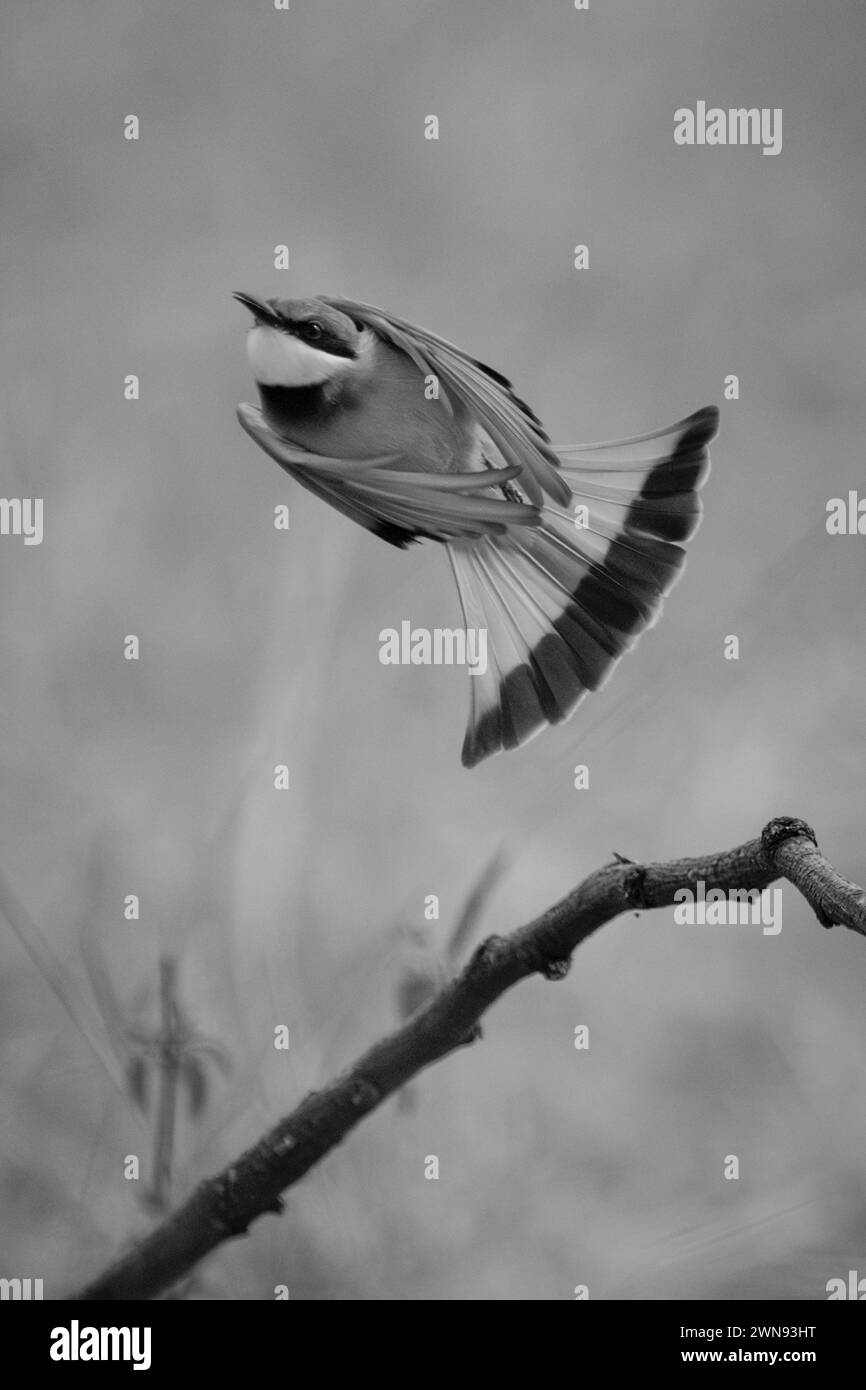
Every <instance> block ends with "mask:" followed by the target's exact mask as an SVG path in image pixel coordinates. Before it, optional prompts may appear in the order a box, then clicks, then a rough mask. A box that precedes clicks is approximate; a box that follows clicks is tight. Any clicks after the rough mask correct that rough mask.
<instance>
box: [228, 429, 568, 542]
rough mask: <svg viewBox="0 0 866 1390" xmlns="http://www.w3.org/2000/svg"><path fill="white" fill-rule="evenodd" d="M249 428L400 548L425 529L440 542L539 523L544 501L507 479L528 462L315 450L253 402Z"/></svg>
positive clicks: (315, 488) (327, 497)
mask: <svg viewBox="0 0 866 1390" xmlns="http://www.w3.org/2000/svg"><path fill="white" fill-rule="evenodd" d="M238 420H239V421H240V423H241V425H242V426H243V428H244V429H245V430H246V432H247V434H248V435H249V436H250V437H251V438H252V439H254V440H255V442H256V443H257V444H258V445H259V447H260V448H261V449H264V451H265V453H266V454H269V455H270V457H271V458H272V459H274V460H275V462H276V463H278V464H279V465H280V467H281V468H283V469H285V471H286V472H287V473H290V474H291V475H292V477H294V478H296V479H297V480H298V482H299V483H301V484H303V486H304V487H306V488H308V489H309V490H310V492H313V493H315V494H316V496H317V497H320V498H322V499H323V501H325V502H329V503H330V504H331V506H332V507H336V509H337V510H338V511H340V512H342V513H343V515H344V516H348V517H351V519H352V520H353V521H356V522H358V524H359V525H361V526H364V527H366V529H367V530H368V531H373V532H374V533H375V534H376V535H377V536H380V537H381V538H382V539H383V540H387V541H390V542H391V544H392V545H397V546H400V547H403V546H407V545H409V544H410V543H411V542H412V541H414V540H417V539H418V538H419V537H421V536H428V537H430V538H431V539H432V540H437V541H458V540H473V539H478V538H479V537H481V536H498V535H504V534H505V532H506V531H507V530H508V528H509V527H510V526H515V525H516V526H537V525H538V523H539V521H540V519H541V514H540V511H539V509H538V508H537V507H534V506H531V505H528V504H527V503H524V502H516V501H510V500H509V499H507V498H505V497H503V496H502V494H501V492H499V488H500V487H501V485H502V483H505V482H508V481H510V480H511V479H512V478H516V477H517V476H518V474H519V473H520V471H521V470H520V468H519V467H518V466H517V465H516V464H515V465H512V466H509V467H507V468H485V469H482V470H480V471H479V470H475V471H473V472H468V473H418V472H411V471H409V470H406V469H401V468H400V467H399V465H400V464H401V463H402V462H403V459H402V457H401V456H400V455H399V454H397V455H394V454H383V455H380V456H378V457H375V458H363V459H344V458H329V457H327V456H326V455H324V454H313V453H310V452H309V451H308V450H307V449H303V448H301V447H300V446H299V445H297V444H292V443H290V441H289V440H287V439H283V438H282V436H280V435H278V434H275V433H274V431H273V430H272V429H271V428H270V426H269V425H268V423H267V421H266V420H265V417H264V415H263V414H262V412H261V411H260V410H259V409H258V408H257V407H256V406H253V405H239V406H238Z"/></svg>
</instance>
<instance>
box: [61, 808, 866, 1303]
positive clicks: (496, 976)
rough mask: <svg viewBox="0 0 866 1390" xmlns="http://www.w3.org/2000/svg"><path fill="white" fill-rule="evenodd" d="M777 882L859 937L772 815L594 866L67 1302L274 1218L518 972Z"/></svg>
mask: <svg viewBox="0 0 866 1390" xmlns="http://www.w3.org/2000/svg"><path fill="white" fill-rule="evenodd" d="M780 877H784V878H787V879H788V880H789V881H790V882H791V883H793V884H795V885H796V887H797V888H798V889H799V890H800V892H801V893H802V894H803V896H804V897H805V898H806V900H807V902H808V903H809V904H810V906H811V907H812V909H813V910H814V912H815V914H816V916H817V918H818V920H819V922H820V923H821V924H822V926H825V927H829V926H833V925H835V924H839V925H843V926H846V927H849V928H850V929H851V930H852V931H856V932H858V933H859V934H860V935H862V936H866V892H864V891H863V889H862V888H859V887H858V886H857V885H856V884H854V883H851V882H849V881H848V879H845V878H843V877H842V876H841V874H838V873H837V872H836V870H835V869H834V868H833V866H832V865H831V864H829V863H828V861H827V860H826V859H825V858H824V857H823V855H822V854H821V853H820V851H819V850H818V848H817V846H816V842H815V834H814V831H812V830H811V829H810V827H809V826H808V825H806V824H805V822H803V821H800V820H795V819H792V818H790V817H780V818H778V819H776V820H773V821H770V823H769V824H768V825H767V826H766V827H765V828H764V831H763V833H762V835H761V837H760V839H757V840H750V841H748V842H747V843H746V844H744V845H740V846H739V847H738V848H736V849H732V850H728V851H727V852H724V853H720V854H712V855H708V856H706V857H702V858H696V859H678V860H675V861H674V862H672V863H669V864H646V865H641V864H631V863H629V862H628V861H619V862H616V863H613V864H608V865H605V867H604V868H601V869H598V870H596V872H595V873H593V874H590V876H589V878H586V879H584V881H583V883H581V884H579V885H578V887H577V888H575V889H574V890H573V891H572V892H571V893H569V894H568V895H567V897H565V898H563V899H562V900H561V901H560V902H558V903H556V904H555V905H554V906H553V907H551V908H549V909H548V910H547V911H546V912H544V913H542V915H541V916H540V917H537V918H536V919H535V921H533V922H530V923H529V924H528V925H527V926H524V927H520V928H519V929H518V930H517V931H515V932H513V933H512V934H511V935H510V936H508V937H500V936H492V937H490V938H489V939H488V940H487V941H485V942H483V943H482V945H481V946H479V948H478V950H477V951H476V952H475V953H474V955H473V956H472V957H471V959H470V960H469V962H468V964H467V965H466V967H465V968H464V969H463V970H462V971H461V973H460V974H459V975H458V976H456V977H455V978H454V979H453V980H452V981H450V983H449V984H447V985H446V986H445V988H444V989H442V990H441V991H440V992H439V993H438V994H437V995H436V997H435V998H434V999H433V1000H432V1001H431V1002H430V1003H429V1004H428V1005H427V1006H426V1007H425V1008H424V1009H423V1010H422V1011H421V1012H420V1013H418V1014H416V1015H415V1016H414V1017H413V1018H412V1019H410V1020H409V1022H408V1023H406V1024H405V1026H404V1027H402V1028H399V1029H398V1030H397V1031H396V1032H393V1033H391V1034H390V1036H389V1037H386V1038H384V1039H383V1040H382V1041H381V1042H378V1043H376V1044H375V1046H373V1047H371V1048H370V1049H369V1051H367V1052H365V1053H364V1055H363V1056H362V1057H360V1058H359V1059H358V1061H357V1062H355V1064H354V1065H353V1066H351V1067H349V1068H348V1070H347V1071H345V1072H344V1073H343V1074H342V1075H341V1076H339V1077H338V1078H337V1079H336V1080H335V1081H333V1082H332V1083H331V1084H330V1085H329V1086H327V1087H325V1089H324V1090H322V1091H314V1092H312V1093H311V1094H310V1095H308V1096H307V1097H306V1099H305V1100H303V1101H302V1102H301V1104H300V1105H299V1106H298V1107H297V1109H296V1110H294V1111H293V1112H292V1113H291V1114H290V1115H288V1116H286V1118H285V1119H283V1120H281V1121H280V1122H279V1124H277V1125H276V1126H275V1128H274V1129H272V1130H271V1131H270V1133H269V1134H266V1135H265V1136H264V1138H263V1139H261V1140H260V1141H259V1142H258V1143H257V1144H256V1145H255V1146H254V1147H253V1148H251V1149H248V1150H247V1152H246V1153H245V1154H242V1155H241V1157H240V1158H238V1159H237V1160H236V1162H234V1163H232V1164H231V1165H230V1166H229V1167H228V1168H226V1169H224V1170H223V1172H222V1173H219V1174H218V1175H217V1176H216V1177H213V1178H208V1179H207V1180H205V1181H204V1182H202V1183H201V1184H200V1186H199V1187H198V1188H197V1189H196V1190H195V1192H193V1194H192V1196H191V1197H190V1198H189V1200H188V1201H187V1202H186V1203H185V1204H184V1205H183V1206H182V1207H180V1208H179V1209H178V1210H177V1211H176V1212H175V1213H174V1214H173V1215H172V1216H171V1217H169V1218H168V1220H166V1221H164V1222H163V1223H162V1224H161V1225H160V1226H158V1227H157V1228H156V1229H155V1230H154V1231H153V1232H152V1233H151V1234H150V1235H149V1236H147V1237H146V1238H145V1239H144V1240H143V1241H142V1242H141V1243H140V1244H139V1245H138V1246H136V1247H135V1248H134V1249H133V1250H131V1251H130V1252H129V1253H128V1254H125V1255H123V1256H122V1257H121V1258H120V1259H119V1260H117V1262H116V1263H115V1264H113V1265H112V1266H111V1267H110V1268H109V1269H108V1270H106V1271H105V1272H104V1273H103V1274H102V1275H101V1276H100V1277H99V1278H98V1279H96V1280H95V1281H94V1282H93V1283H92V1284H90V1285H89V1286H88V1287H87V1288H85V1289H84V1290H83V1291H82V1292H81V1293H79V1294H78V1295H77V1297H78V1298H79V1299H81V1300H97V1299H146V1298H153V1297H155V1296H156V1295H158V1294H160V1293H162V1292H163V1291H164V1290H165V1289H167V1288H169V1287H170V1286H171V1285H172V1284H174V1283H175V1282H176V1281H177V1280H178V1279H180V1278H181V1276H183V1275H184V1274H187V1273H188V1272H189V1270H190V1269H192V1268H193V1266H194V1265H195V1264H196V1263H197V1262H198V1261H199V1260H201V1259H202V1258H203V1257H204V1256H205V1255H207V1254H209V1253H210V1252H211V1251H212V1250H214V1249H216V1247H217V1246H219V1245H221V1244H222V1243H223V1241H226V1240H229V1239H231V1238H232V1237H234V1236H239V1235H243V1234H244V1233H245V1232H246V1230H247V1228H248V1227H249V1225H250V1222H252V1221H254V1220H255V1219H256V1218H257V1217H259V1216H263V1215H264V1214H265V1213H267V1212H276V1213H279V1212H281V1211H282V1208H283V1203H282V1199H281V1193H283V1192H284V1191H285V1190H286V1189H287V1188H289V1187H291V1186H292V1185H293V1184H294V1183H296V1182H298V1181H299V1180H300V1179H301V1178H302V1177H303V1176H304V1174H305V1173H307V1172H308V1171H309V1169H310V1168H312V1167H313V1165H314V1164H316V1163H317V1162H318V1161H319V1160H320V1159H321V1158H322V1157H323V1156H324V1155H325V1154H326V1153H327V1152H328V1151H329V1150H330V1149H332V1148H334V1147H335V1145H336V1144H338V1143H339V1142H340V1140H342V1139H344V1138H345V1136H346V1135H347V1134H348V1133H349V1132H350V1130H352V1129H354V1127H355V1126H356V1125H357V1124H358V1123H359V1122H360V1121H361V1120H362V1119H363V1118H364V1116H365V1115H368V1114H369V1113H370V1112H371V1111H372V1110H375V1109H376V1108H377V1106H379V1105H381V1104H382V1102H383V1101H384V1100H386V1099H387V1097H388V1096H390V1095H393V1094H394V1092H395V1091H398V1090H399V1089H400V1087H401V1086H404V1085H405V1084H406V1082H407V1081H409V1080H410V1079H411V1078H412V1077H413V1076H415V1075H416V1074H417V1073H418V1072H419V1071H421V1070H422V1069H423V1068H424V1067H428V1066H430V1065H431V1063H433V1062H436V1061H438V1060H439V1058H441V1057H445V1056H447V1054H448V1053H450V1052H453V1051H454V1050H455V1049H456V1048H459V1047H461V1046H463V1045H464V1044H466V1043H470V1042H474V1041H475V1039H476V1038H478V1037H479V1036H480V1026H479V1020H480V1019H481V1017H482V1015H483V1014H484V1013H485V1012H486V1010H487V1009H489V1008H490V1006H491V1004H493V1003H494V1002H495V1001H496V1000H497V999H498V998H499V997H500V996H501V995H502V994H504V993H505V991H506V990H508V989H510V988H511V987H512V985H515V984H517V982H518V980H522V979H524V978H525V977H526V976H527V975H534V974H541V975H543V976H544V977H545V978H547V979H551V980H556V979H561V978H562V977H563V976H564V975H565V974H566V972H567V970H568V967H569V964H570V957H571V954H572V952H573V951H574V950H575V949H576V948H577V947H578V946H579V945H580V944H581V942H582V941H585V940H586V938H587V937H588V936H590V935H591V934H592V933H593V932H594V931H595V930H596V929H597V928H598V927H600V926H602V925H603V924H604V923H605V922H608V921H610V919H611V918H613V917H616V916H618V915H619V914H620V913H621V912H626V911H629V910H632V911H634V910H635V909H646V908H653V907H664V906H668V905H670V904H671V903H672V902H673V901H674V893H675V892H676V891H677V889H679V888H683V887H690V886H694V885H695V884H696V883H697V882H698V880H701V879H702V880H703V881H704V883H705V885H706V889H707V891H708V890H709V889H710V888H721V889H723V890H729V889H733V888H739V889H746V890H748V889H763V888H765V887H767V885H768V884H770V883H772V882H773V881H774V880H775V879H777V878H780Z"/></svg>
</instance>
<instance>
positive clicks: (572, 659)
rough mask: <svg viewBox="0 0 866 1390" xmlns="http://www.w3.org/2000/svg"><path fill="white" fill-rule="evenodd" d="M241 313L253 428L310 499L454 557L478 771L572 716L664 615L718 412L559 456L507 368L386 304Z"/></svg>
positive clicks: (287, 305) (269, 305)
mask: <svg viewBox="0 0 866 1390" xmlns="http://www.w3.org/2000/svg"><path fill="white" fill-rule="evenodd" d="M234 297H235V299H237V300H239V301H240V303H241V304H243V305H245V307H246V308H247V309H248V310H249V311H250V312H251V313H252V316H253V324H252V327H251V328H250V330H249V334H248V336H247V356H248V358H249V363H250V367H251V369H252V373H253V377H254V378H255V381H256V385H257V388H258V392H259V398H260V401H261V407H260V408H259V407H256V406H252V405H241V406H239V407H238V419H239V420H240V423H241V425H242V426H243V428H244V429H245V430H246V432H247V434H249V435H250V436H251V437H252V438H253V439H254V440H255V441H256V443H257V444H258V445H260V447H261V448H262V449H264V451H265V453H267V454H269V455H270V457H271V458H273V459H274V460H275V461H276V462H277V463H278V464H279V465H280V467H281V468H283V469H285V471H286V472H287V473H289V474H290V475H291V476H292V477H293V478H295V479H296V480H297V481H298V482H299V483H301V484H302V485H303V486H304V487H306V488H308V489H309V490H310V491H311V492H313V493H315V494H316V496H317V497H320V498H322V499H323V500H324V501H325V502H329V503H330V504H331V506H332V507H336V508H337V510H338V511H341V512H342V513H343V514H344V515H345V516H348V517H351V519H352V520H353V521H356V522H358V524H359V525H361V526H364V527H366V529H367V530H368V531H372V532H373V533H374V534H375V535H377V536H379V537H381V539H382V540H384V541H388V542H390V543H391V544H392V545H396V546H401V547H403V546H407V545H410V544H411V543H412V542H413V541H418V540H425V539H427V540H434V541H439V542H440V543H441V544H443V545H444V546H445V548H446V551H447V553H448V557H449V559H450V561H451V568H452V571H453V573H454V578H455V581H456V584H457V590H458V593H459V596H460V604H461V608H462V611H463V618H464V622H465V624H466V627H467V629H471V628H474V629H476V630H484V631H486V633H487V649H488V653H489V659H488V661H487V664H486V670H484V671H483V672H481V671H480V670H478V671H476V672H474V673H473V675H472V678H471V681H470V688H471V708H470V715H469V725H468V728H467V731H466V737H465V740H464V744H463V755H462V758H463V763H464V765H465V766H466V767H474V766H475V765H476V764H477V763H480V762H481V761H482V760H483V759H484V758H487V757H489V756H490V755H491V754H493V753H496V752H499V751H500V750H501V749H506V748H517V747H518V746H519V745H521V744H523V743H525V742H526V741H527V740H528V739H530V738H532V736H533V735H534V734H536V733H538V732H539V731H540V730H542V729H543V728H545V727H546V726H547V725H548V724H558V723H559V722H560V721H561V720H563V719H567V718H568V717H569V715H571V714H572V712H573V711H574V709H575V708H576V707H577V705H578V704H579V703H580V701H581V700H582V698H583V697H584V695H586V694H587V692H588V691H590V690H597V689H598V688H599V686H601V685H602V684H603V682H604V681H605V680H606V679H607V677H608V675H609V674H610V671H611V668H612V667H613V666H614V664H615V663H616V661H617V660H618V659H619V657H621V656H622V655H623V654H624V653H625V652H627V651H628V650H629V649H630V648H631V647H632V646H633V645H634V643H635V641H636V640H637V638H638V636H639V635H640V633H641V632H642V631H643V630H644V629H645V628H647V627H649V626H650V625H651V624H652V623H653V622H654V621H655V620H656V618H657V617H658V615H659V612H660V610H661V606H662V600H663V598H664V596H665V594H667V592H668V591H669V589H670V588H671V586H672V585H673V583H674V581H675V580H676V578H677V576H678V574H679V572H680V570H681V568H682V565H683V562H684V560H685V552H684V550H683V542H684V541H686V540H688V539H689V537H690V536H691V535H692V534H693V533H694V531H695V529H696V527H697V525H698V522H699V520H700V513H701V504H700V499H699V497H698V490H699V488H700V487H701V485H702V483H703V482H704V479H705V478H706V476H707V472H708V471H709V464H710V460H709V452H708V448H707V446H708V444H709V442H710V440H711V439H712V438H713V437H714V436H715V433H716V430H717V427H718V417H719V412H718V410H717V408H716V407H715V406H705V407H704V408H703V409H701V410H698V411H696V412H695V413H694V414H693V415H690V416H688V417H687V418H686V419H684V420H680V421H678V423H677V424H675V425H670V426H668V427H667V428H666V429H660V430H656V431H654V432H653V433H651V434H645V435H636V436H633V437H632V438H629V439H620V440H614V441H611V442H608V443H602V444H586V445H581V446H577V447H572V448H564V449H563V448H554V447H553V445H552V444H551V443H550V440H549V439H548V437H547V434H546V433H545V431H544V428H543V426H542V424H541V421H540V420H539V419H538V416H537V415H535V413H534V412H533V411H532V410H531V409H530V407H529V406H528V405H527V404H526V403H525V401H522V400H521V399H520V398H519V397H518V396H516V395H515V393H514V391H513V390H512V388H511V384H510V382H509V381H508V380H507V379H506V378H505V377H504V376H502V375H501V374H500V373H499V372H497V371H494V370H493V368H491V367H487V366H485V365H484V364H483V363H482V362H478V361H477V360H476V359H475V358H474V357H472V356H470V355H469V354H468V353H466V352H464V351H462V349H460V348H458V347H455V346H454V345H453V344H452V343H449V342H447V341H446V340H445V339H444V338H440V337H438V336H437V335H436V334H434V333H428V332H427V331H426V330H425V329H423V328H418V327H416V326H415V325H414V324H411V323H407V322H406V321H405V320H403V319H399V318H397V317H396V316H395V315H393V314H390V313H387V312H386V311H385V310H383V309H377V308H374V307H373V306H372V305H370V304H362V303H358V302H355V301H353V300H349V299H337V298H331V297H328V296H322V297H320V298H312V299H269V300H259V299H255V298H253V296H252V295H248V294H240V293H238V294H236V295H235V296H234Z"/></svg>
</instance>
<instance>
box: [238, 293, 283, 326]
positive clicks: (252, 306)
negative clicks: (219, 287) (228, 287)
mask: <svg viewBox="0 0 866 1390" xmlns="http://www.w3.org/2000/svg"><path fill="white" fill-rule="evenodd" d="M232 298H233V299H236V300H237V301H238V303H239V304H243V306H244V308H245V309H249V311H250V313H251V314H252V315H253V317H254V318H255V319H256V321H257V322H258V323H266V324H267V325H268V327H269V328H279V327H280V320H279V318H278V317H277V315H276V314H275V313H274V311H273V309H271V308H269V306H268V305H267V304H263V303H262V301H261V300H260V299H253V297H252V295H251V294H241V293H240V291H238V290H235V292H234V294H233V295H232Z"/></svg>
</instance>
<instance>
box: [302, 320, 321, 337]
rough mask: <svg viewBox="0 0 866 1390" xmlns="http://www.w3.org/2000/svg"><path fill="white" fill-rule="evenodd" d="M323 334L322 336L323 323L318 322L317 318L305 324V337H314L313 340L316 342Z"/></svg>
mask: <svg viewBox="0 0 866 1390" xmlns="http://www.w3.org/2000/svg"><path fill="white" fill-rule="evenodd" d="M321 336H322V325H321V324H320V323H316V320H315V319H313V320H312V321H311V322H310V323H307V324H305V325H304V337H305V338H310V339H312V341H313V342H315V341H316V339H317V338H321Z"/></svg>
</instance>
